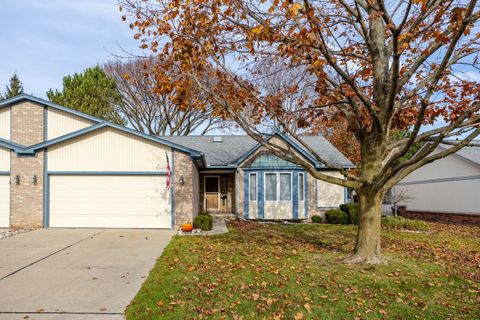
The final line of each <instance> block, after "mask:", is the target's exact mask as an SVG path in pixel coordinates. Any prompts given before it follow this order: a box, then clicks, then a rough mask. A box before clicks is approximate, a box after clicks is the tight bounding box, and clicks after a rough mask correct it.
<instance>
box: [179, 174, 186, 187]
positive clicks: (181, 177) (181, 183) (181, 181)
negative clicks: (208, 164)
mask: <svg viewBox="0 0 480 320" xmlns="http://www.w3.org/2000/svg"><path fill="white" fill-rule="evenodd" d="M179 182H180V185H182V186H183V184H184V183H185V180H184V179H183V175H181V176H180V180H179Z"/></svg>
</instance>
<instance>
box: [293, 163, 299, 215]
mask: <svg viewBox="0 0 480 320" xmlns="http://www.w3.org/2000/svg"><path fill="white" fill-rule="evenodd" d="M292 188H293V190H292V218H293V220H298V172H296V171H294V172H292Z"/></svg>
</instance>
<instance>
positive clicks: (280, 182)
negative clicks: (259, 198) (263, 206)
mask: <svg viewBox="0 0 480 320" xmlns="http://www.w3.org/2000/svg"><path fill="white" fill-rule="evenodd" d="M265 200H266V201H291V200H292V174H291V173H289V172H288V173H272V172H269V173H265Z"/></svg>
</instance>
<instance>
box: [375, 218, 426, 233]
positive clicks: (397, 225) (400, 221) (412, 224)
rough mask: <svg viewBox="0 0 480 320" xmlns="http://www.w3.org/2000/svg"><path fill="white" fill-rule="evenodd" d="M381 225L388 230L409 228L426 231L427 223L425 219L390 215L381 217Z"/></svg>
mask: <svg viewBox="0 0 480 320" xmlns="http://www.w3.org/2000/svg"><path fill="white" fill-rule="evenodd" d="M382 227H384V228H385V229H388V230H411V231H426V230H428V225H427V224H426V223H425V221H421V220H411V219H407V218H404V217H401V216H391V217H384V218H382Z"/></svg>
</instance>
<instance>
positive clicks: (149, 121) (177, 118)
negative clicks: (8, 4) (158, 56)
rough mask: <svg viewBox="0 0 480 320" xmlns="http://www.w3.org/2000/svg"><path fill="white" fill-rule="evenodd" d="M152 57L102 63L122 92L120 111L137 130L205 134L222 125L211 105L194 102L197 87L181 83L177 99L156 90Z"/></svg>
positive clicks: (160, 133) (153, 133) (222, 122)
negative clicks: (201, 107)
mask: <svg viewBox="0 0 480 320" xmlns="http://www.w3.org/2000/svg"><path fill="white" fill-rule="evenodd" d="M156 64H157V62H156V61H155V58H136V59H130V60H121V61H112V62H109V63H107V64H106V65H104V66H103V69H104V70H105V72H106V74H107V75H108V76H109V77H111V78H112V79H115V81H116V83H117V88H118V90H119V92H120V93H121V95H122V102H121V103H120V105H119V106H120V112H121V113H122V115H124V116H125V118H126V119H127V120H128V122H129V123H130V124H131V125H132V127H134V128H135V129H136V130H138V131H140V132H143V133H147V134H150V135H155V136H158V135H188V134H191V133H193V132H195V133H199V134H202V135H203V134H205V133H207V132H209V131H211V130H215V129H219V128H222V125H223V124H224V121H222V119H221V118H220V117H217V116H215V114H214V110H213V108H212V107H211V106H205V108H203V109H200V108H196V107H195V106H194V103H196V101H197V100H198V96H201V95H202V94H203V93H202V91H201V90H199V88H198V87H195V86H193V87H190V88H185V87H182V91H183V92H184V94H183V95H181V96H180V95H179V96H178V97H180V99H175V100H172V99H171V94H170V92H167V93H164V92H162V91H158V90H155V87H156V80H155V78H154V72H152V70H154V68H155V66H156ZM172 76H173V77H174V76H175V74H173V75H172Z"/></svg>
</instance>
